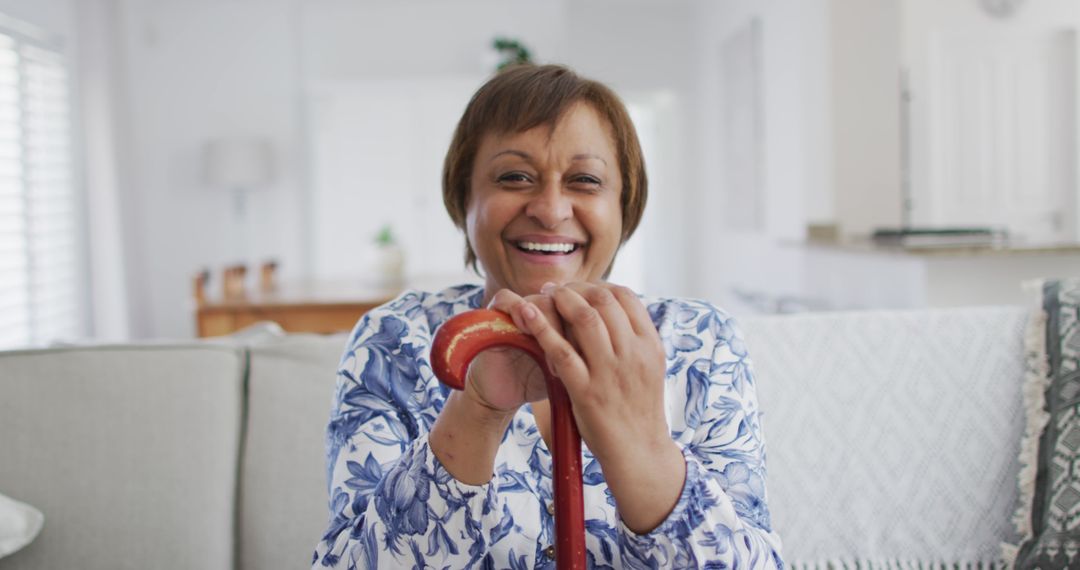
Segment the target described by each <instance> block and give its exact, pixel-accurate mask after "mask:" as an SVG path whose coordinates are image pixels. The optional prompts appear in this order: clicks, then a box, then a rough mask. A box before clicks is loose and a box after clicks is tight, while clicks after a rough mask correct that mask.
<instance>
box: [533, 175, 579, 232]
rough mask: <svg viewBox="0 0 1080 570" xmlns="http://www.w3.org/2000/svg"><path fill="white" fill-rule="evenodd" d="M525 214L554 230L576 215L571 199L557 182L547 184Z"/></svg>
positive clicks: (534, 197) (534, 198) (535, 196)
mask: <svg viewBox="0 0 1080 570" xmlns="http://www.w3.org/2000/svg"><path fill="white" fill-rule="evenodd" d="M525 214H526V215H528V216H529V217H531V218H534V219H535V220H537V221H538V222H540V224H541V225H542V226H544V227H545V228H549V229H551V228H554V227H556V226H558V225H559V224H560V223H562V222H564V221H566V220H568V219H570V218H571V216H573V214H574V205H573V204H572V203H571V202H570V197H569V196H567V195H566V193H565V192H564V191H563V188H562V185H561V184H559V183H557V182H552V183H548V184H545V185H544V187H543V188H542V189H541V190H540V192H539V193H537V194H536V195H534V196H533V197H532V199H531V200H529V203H528V204H527V205H526V206H525Z"/></svg>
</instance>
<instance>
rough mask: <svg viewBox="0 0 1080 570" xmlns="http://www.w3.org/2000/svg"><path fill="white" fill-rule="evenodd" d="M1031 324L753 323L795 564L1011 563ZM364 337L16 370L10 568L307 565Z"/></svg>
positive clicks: (102, 349) (903, 316) (8, 432)
mask: <svg viewBox="0 0 1080 570" xmlns="http://www.w3.org/2000/svg"><path fill="white" fill-rule="evenodd" d="M1025 319H1026V312H1025V310H1023V309H1021V308H1012V307H997V308H994V307H990V308H977V309H962V310H947V311H916V312H881V313H834V314H812V315H809V314H808V315H800V316H782V317H764V318H753V319H745V320H743V321H742V327H743V330H744V332H745V334H746V337H747V339H748V343H749V346H750V351H751V352H750V353H751V355H752V357H753V360H754V362H755V365H756V370H757V375H756V377H757V384H758V393H759V399H760V402H761V408H762V409H763V410H764V412H765V415H764V417H763V425H764V430H765V437H766V439H767V442H768V453H769V456H768V465H769V497H770V506H771V509H772V516H773V523H774V525H775V526H776V527H777V529H778V530H779V532H780V533H781V536H782V538H783V539H784V542H785V557H786V558H787V559H788V560H789V562H790V563H791V565H792V566H793V567H795V568H802V567H829V566H831V567H846V566H849V565H850V566H852V567H854V566H855V565H861V566H862V567H864V568H865V567H874V566H875V565H880V566H882V567H885V566H889V565H892V566H893V567H903V565H904V564H914V563H917V562H918V561H923V560H925V559H927V558H930V559H935V560H937V561H938V562H940V563H948V564H957V565H965V564H976V563H982V564H983V565H984V567H985V566H986V565H993V564H994V562H995V561H996V560H997V559H998V558H997V556H998V545H999V543H1000V542H1002V541H1007V540H1010V539H1011V538H1012V534H1011V530H1010V529H1011V526H1010V523H1009V517H1010V515H1011V513H1012V510H1013V508H1014V507H1015V504H1014V503H1015V500H1016V483H1015V477H1016V472H1017V470H1018V465H1017V460H1016V457H1017V452H1018V449H1019V441H1020V437H1021V432H1022V429H1023V425H1024V420H1023V417H1022V415H1023V413H1022V409H1021V401H1020V388H1021V382H1022V378H1023V350H1022V334H1023V326H1024V322H1025ZM344 342H345V337H344V336H342V335H339V336H332V337H319V336H309V335H286V336H282V337H279V338H272V339H268V340H267V339H264V340H261V341H259V342H254V343H248V344H241V343H229V342H197V341H191V342H184V343H178V344H157V343H155V344H132V345H124V346H75V347H65V348H51V349H45V350H30V351H14V352H6V353H0V493H2V494H5V495H8V496H10V497H12V498H15V499H17V500H20V501H23V502H26V503H28V504H30V505H33V506H35V507H37V508H38V509H40V510H41V511H42V512H44V514H45V525H44V528H43V530H42V532H41V534H40V535H39V536H38V537H37V539H36V540H35V541H34V542H33V543H31V544H30V545H29V546H27V547H26V548H24V549H23V550H20V551H19V552H16V553H15V554H13V555H11V556H9V557H7V558H3V559H0V570H16V569H18V570H22V569H56V568H82V569H87V570H92V569H116V568H138V569H144V568H155V569H157V568H160V569H173V568H175V569H188V568H198V569H225V568H243V569H274V568H304V567H307V566H308V565H309V564H310V560H311V553H312V550H313V547H314V545H315V543H316V541H317V540H318V539H319V537H320V535H321V533H322V531H323V528H324V524H325V522H326V493H325V468H324V464H323V428H324V425H325V422H326V418H327V413H328V410H329V404H330V401H331V396H332V389H333V384H334V370H335V367H336V364H337V361H338V358H339V356H340V352H341V349H342V347H343V346H344Z"/></svg>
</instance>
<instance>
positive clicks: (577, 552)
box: [545, 369, 585, 570]
mask: <svg viewBox="0 0 1080 570" xmlns="http://www.w3.org/2000/svg"><path fill="white" fill-rule="evenodd" d="M546 372H547V371H546V369H545V373H546ZM547 390H548V402H550V403H551V440H552V444H553V446H554V449H553V450H551V453H552V462H553V464H554V465H553V467H552V470H553V471H554V473H553V474H552V477H553V483H552V486H553V487H554V491H555V567H556V568H559V569H560V570H561V569H563V568H575V569H576V568H580V569H582V570H584V568H585V497H584V491H583V489H582V486H581V434H580V433H578V427H577V422H575V421H574V414H573V413H572V408H571V407H570V396H568V395H567V394H566V387H564V386H563V383H562V381H560V380H559V379H558V378H556V377H554V376H550V375H549V376H548V377H547Z"/></svg>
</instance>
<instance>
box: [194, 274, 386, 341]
mask: <svg viewBox="0 0 1080 570" xmlns="http://www.w3.org/2000/svg"><path fill="white" fill-rule="evenodd" d="M202 285H205V282H203V284H202ZM398 292H399V290H398V289H389V288H384V289H379V288H364V287H358V286H351V285H349V284H343V283H324V282H302V283H283V284H281V285H277V286H274V287H272V288H267V289H263V290H258V291H251V292H243V291H238V292H236V293H234V294H232V295H229V296H222V297H221V298H217V299H215V298H211V297H208V296H206V294H205V292H204V291H203V289H202V288H201V285H200V283H199V280H198V279H196V294H195V300H196V314H195V322H196V331H197V334H198V335H199V336H200V337H210V336H221V335H227V334H232V333H234V332H236V331H238V330H240V329H243V328H244V327H247V326H250V325H253V324H255V323H257V322H260V321H273V322H275V323H277V324H278V325H280V326H281V328H283V329H285V331H287V332H310V333H322V334H327V333H335V332H341V331H348V330H351V329H352V328H353V326H354V325H356V322H357V321H358V320H359V319H360V317H361V316H363V315H364V313H366V312H368V311H370V310H371V309H374V308H375V307H378V306H379V305H382V304H383V303H386V302H387V301H389V300H391V299H393V298H394V297H395V296H396V295H397V294H398Z"/></svg>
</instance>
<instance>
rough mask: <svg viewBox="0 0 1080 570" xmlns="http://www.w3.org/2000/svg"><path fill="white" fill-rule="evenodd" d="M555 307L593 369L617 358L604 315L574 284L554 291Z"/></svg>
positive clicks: (586, 362) (587, 364) (589, 366)
mask: <svg viewBox="0 0 1080 570" xmlns="http://www.w3.org/2000/svg"><path fill="white" fill-rule="evenodd" d="M551 296H552V298H554V299H555V307H556V308H557V309H559V315H560V316H561V317H562V319H563V323H564V325H565V327H566V330H567V332H568V333H570V336H572V337H573V339H574V341H575V342H576V343H577V346H578V348H579V349H580V352H581V355H582V356H583V358H584V360H585V365H586V366H588V368H589V369H590V370H592V369H594V368H596V367H600V366H608V365H610V364H611V362H612V361H613V360H614V359H615V358H616V356H615V349H614V347H613V346H612V344H611V336H610V335H609V334H608V330H607V323H605V322H604V315H603V314H602V313H601V312H600V311H599V310H597V309H596V308H595V307H593V306H592V305H591V304H589V302H588V301H586V300H585V297H583V296H582V295H581V293H579V292H578V291H576V290H575V289H572V288H570V287H566V286H563V287H558V288H556V289H555V290H553V291H552V292H551Z"/></svg>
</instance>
